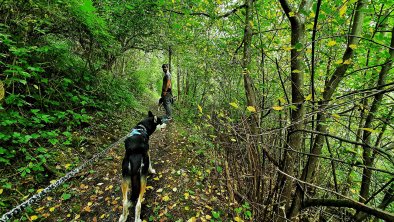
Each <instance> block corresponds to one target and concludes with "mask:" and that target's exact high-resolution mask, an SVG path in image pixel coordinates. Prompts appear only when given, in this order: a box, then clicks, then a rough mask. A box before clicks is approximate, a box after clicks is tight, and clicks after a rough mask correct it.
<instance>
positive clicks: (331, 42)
mask: <svg viewBox="0 0 394 222" xmlns="http://www.w3.org/2000/svg"><path fill="white" fill-rule="evenodd" d="M336 44H337V42H336V41H334V40H330V41H329V42H328V43H327V46H329V47H331V46H334V45H336Z"/></svg>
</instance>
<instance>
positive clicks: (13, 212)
mask: <svg viewBox="0 0 394 222" xmlns="http://www.w3.org/2000/svg"><path fill="white" fill-rule="evenodd" d="M126 137H127V136H124V137H122V138H121V139H119V140H118V141H116V142H115V143H113V144H111V145H110V146H109V147H107V148H106V149H104V150H102V151H101V152H99V153H98V154H96V155H94V156H93V157H92V158H91V159H89V160H88V161H86V162H85V163H83V164H82V165H80V166H79V167H77V168H75V169H74V170H72V171H70V172H68V173H67V174H66V175H65V176H63V177H61V178H60V179H58V180H57V181H56V182H55V183H53V184H51V185H49V186H48V187H46V188H45V189H44V190H42V191H41V192H39V193H38V194H35V195H33V196H32V197H30V198H29V199H27V200H26V201H25V202H23V203H21V204H19V205H18V206H16V207H14V208H13V209H11V210H10V211H8V212H7V213H5V214H3V216H2V217H1V218H0V221H1V222H6V221H7V220H10V219H11V218H12V217H13V216H15V215H16V214H18V213H20V212H22V210H24V209H25V208H26V207H28V206H30V205H31V204H33V203H34V202H36V201H38V200H41V199H42V198H43V197H44V196H45V195H46V194H47V193H49V192H50V191H52V190H54V189H55V188H57V187H58V186H60V185H61V184H63V183H64V182H66V181H67V180H68V179H70V178H71V177H73V176H75V175H76V174H77V173H79V172H80V171H81V170H82V169H84V168H85V167H86V166H88V165H90V164H91V163H92V162H93V161H95V160H96V159H97V158H99V157H101V156H102V155H103V154H105V153H106V152H107V151H108V150H109V149H111V148H112V147H114V146H117V145H119V143H121V142H122V141H124V140H125V139H126Z"/></svg>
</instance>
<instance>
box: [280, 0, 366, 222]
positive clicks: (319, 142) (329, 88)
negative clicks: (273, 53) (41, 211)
mask: <svg viewBox="0 0 394 222" xmlns="http://www.w3.org/2000/svg"><path fill="white" fill-rule="evenodd" d="M363 7H364V0H359V1H358V2H357V6H356V9H355V10H356V12H355V16H354V20H353V24H352V30H351V36H350V37H349V41H348V44H347V48H346V51H345V53H344V55H343V58H342V59H343V61H346V60H350V59H351V58H352V57H353V54H354V50H353V49H352V48H351V47H349V46H350V45H353V44H354V45H357V44H358V42H359V41H360V38H357V37H356V36H359V35H360V34H361V31H362V24H363V22H364V13H363V11H362V9H363ZM348 67H349V64H341V65H339V66H338V67H337V68H336V70H335V72H334V74H333V75H332V77H331V78H330V80H329V81H328V82H326V84H325V87H324V93H323V101H322V102H319V104H318V110H325V109H326V107H327V105H328V103H329V100H330V99H331V97H332V95H333V94H334V92H335V90H336V88H337V87H338V85H339V83H340V81H341V80H342V79H343V77H344V75H345V73H346V71H347V69H348ZM325 121H326V115H325V114H324V112H319V113H318V115H317V129H316V131H318V132H321V133H323V134H325V133H326V132H327V126H326V124H325ZM323 143H324V136H323V135H316V138H315V141H314V144H313V147H312V150H311V153H312V154H313V155H311V156H308V161H307V164H306V166H305V167H304V169H303V172H302V176H301V180H303V181H306V182H309V181H311V180H312V178H313V176H314V172H315V170H316V166H317V164H318V161H319V159H318V156H319V155H320V154H321V150H322V147H323ZM302 195H303V190H302V189H301V187H299V186H297V189H296V193H295V196H294V199H293V202H292V207H291V209H290V211H289V214H288V216H289V217H290V218H291V217H294V216H296V215H298V213H299V211H300V210H301V208H300V207H301V200H302V197H303V196H302Z"/></svg>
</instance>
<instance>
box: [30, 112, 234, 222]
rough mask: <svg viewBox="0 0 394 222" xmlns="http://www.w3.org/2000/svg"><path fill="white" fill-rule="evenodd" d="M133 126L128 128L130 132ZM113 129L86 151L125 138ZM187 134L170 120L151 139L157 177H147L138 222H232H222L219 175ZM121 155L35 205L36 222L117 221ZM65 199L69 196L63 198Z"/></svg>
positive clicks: (118, 150) (115, 152) (114, 153)
mask: <svg viewBox="0 0 394 222" xmlns="http://www.w3.org/2000/svg"><path fill="white" fill-rule="evenodd" d="M119 122H120V121H119ZM137 122H138V121H135V122H134V123H130V124H132V125H130V127H129V128H130V129H131V128H132V127H133V126H134V125H135V124H136V123H137ZM123 124H124V123H123ZM119 125H121V124H119ZM112 126H113V127H107V128H106V129H105V133H103V132H104V131H101V132H102V133H98V134H96V135H91V137H90V138H91V139H90V140H91V141H90V142H89V138H88V142H87V144H85V145H86V147H88V146H89V145H90V146H93V145H95V146H101V147H103V148H105V147H107V146H108V145H109V144H111V143H113V142H115V141H117V140H118V139H119V138H121V137H123V136H124V134H125V132H122V130H121V129H119V126H117V124H113V125H112ZM93 131H94V130H93ZM189 133H190V131H189V130H188V128H187V127H185V126H182V125H181V124H180V123H177V121H176V118H175V120H174V121H173V122H171V123H170V124H169V125H167V128H166V129H164V130H163V131H157V132H155V133H154V134H153V135H152V136H151V138H150V153H151V158H152V160H153V168H155V170H156V172H157V173H156V174H155V175H150V176H149V177H148V184H147V185H148V190H147V192H146V194H145V200H144V202H143V203H142V214H141V219H142V220H143V221H231V219H229V220H227V219H226V218H227V217H228V214H227V212H226V210H225V209H227V208H228V206H226V205H227V203H228V202H227V200H226V189H225V187H223V186H221V185H220V184H221V182H220V181H222V180H221V179H220V177H221V175H219V174H218V172H217V171H216V170H214V169H215V168H214V167H212V166H213V165H214V164H213V163H212V162H210V160H209V158H208V156H209V155H204V153H201V152H196V150H198V147H195V145H194V143H193V142H191V141H190V140H189V139H188V138H189V136H190V135H189ZM94 137H100V139H99V140H97V138H94ZM123 154H124V145H123V143H121V144H120V145H118V146H116V147H113V148H112V149H110V150H109V152H108V153H107V154H106V155H104V157H102V158H101V159H100V160H98V161H96V162H95V163H93V165H91V166H89V167H87V168H85V169H84V170H83V171H82V172H81V173H79V174H78V175H77V176H76V177H74V178H72V179H71V180H70V181H68V182H67V185H66V186H63V187H61V188H59V189H57V191H56V192H54V193H51V194H49V196H46V197H45V199H44V200H42V201H38V203H37V204H36V205H35V206H33V209H35V210H36V212H38V213H39V214H38V220H37V221H118V219H119V217H120V214H121V212H122V204H121V203H122V200H121V189H120V181H121V161H122V158H123ZM65 193H66V194H71V196H70V197H69V198H62V194H63V195H64V194H65ZM230 218H232V217H230ZM128 221H134V208H130V214H129V218H128Z"/></svg>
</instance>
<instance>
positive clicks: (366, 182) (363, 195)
mask: <svg viewBox="0 0 394 222" xmlns="http://www.w3.org/2000/svg"><path fill="white" fill-rule="evenodd" d="M390 47H391V48H390V50H389V52H390V57H389V58H387V60H386V62H385V63H384V65H383V66H382V69H381V70H380V73H379V78H378V83H377V86H378V88H377V89H378V90H382V88H383V85H384V84H385V78H386V76H387V74H388V71H389V70H390V69H391V65H392V63H393V58H394V49H393V47H394V28H393V29H392V38H391V44H390ZM383 94H384V93H378V94H376V95H375V97H374V100H373V102H372V105H371V109H370V110H369V112H368V116H367V118H366V120H365V125H364V127H363V128H364V129H368V128H371V127H372V123H373V121H374V119H375V115H376V113H377V111H378V109H379V106H380V103H381V101H382V99H383ZM363 141H364V145H363V146H362V147H363V161H364V165H365V166H367V167H365V168H364V169H363V176H362V181H361V189H360V199H359V201H360V202H362V203H363V202H365V201H366V200H367V198H368V196H369V189H370V185H371V179H372V178H371V177H372V170H371V169H370V168H368V167H372V165H373V161H374V159H373V157H372V148H371V132H370V131H367V130H364V132H363ZM359 216H360V214H356V219H358V218H359Z"/></svg>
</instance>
